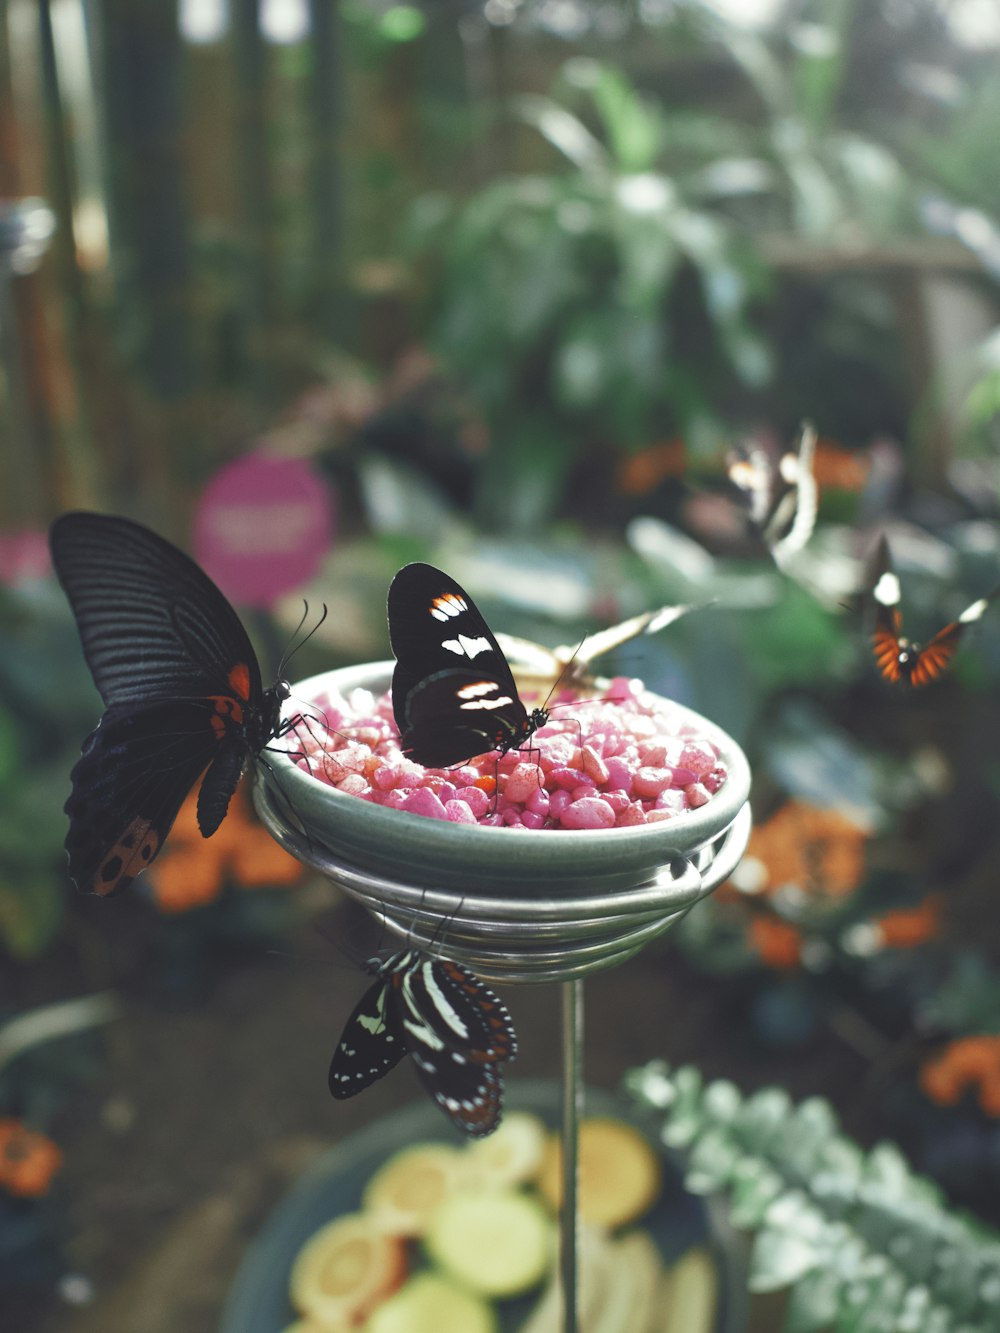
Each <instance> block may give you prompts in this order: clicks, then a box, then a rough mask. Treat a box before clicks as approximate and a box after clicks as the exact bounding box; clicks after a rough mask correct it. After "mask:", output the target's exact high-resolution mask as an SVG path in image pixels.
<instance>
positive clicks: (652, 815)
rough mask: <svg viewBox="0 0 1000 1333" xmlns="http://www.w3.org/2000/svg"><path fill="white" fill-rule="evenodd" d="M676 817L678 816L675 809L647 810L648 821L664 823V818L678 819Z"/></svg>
mask: <svg viewBox="0 0 1000 1333" xmlns="http://www.w3.org/2000/svg"><path fill="white" fill-rule="evenodd" d="M676 817H677V816H676V815H675V813H674V811H673V810H647V812H646V823H647V824H662V823H663V821H664V820H666V819H676Z"/></svg>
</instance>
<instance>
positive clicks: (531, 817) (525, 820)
mask: <svg viewBox="0 0 1000 1333" xmlns="http://www.w3.org/2000/svg"><path fill="white" fill-rule="evenodd" d="M521 823H522V824H523V825H524V827H525V828H544V827H545V816H544V815H539V814H535V812H534V811H532V810H522V811H521Z"/></svg>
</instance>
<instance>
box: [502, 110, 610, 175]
mask: <svg viewBox="0 0 1000 1333" xmlns="http://www.w3.org/2000/svg"><path fill="white" fill-rule="evenodd" d="M510 105H511V109H512V111H513V112H514V114H515V115H516V116H518V117H519V118H520V119H521V120H523V121H524V122H525V124H527V125H531V126H533V127H534V128H535V129H536V130H537V131H538V133H539V134H541V135H542V137H543V138H545V139H547V140H548V142H549V143H550V144H551V145H552V147H553V148H555V149H556V150H557V151H558V152H560V153H562V155H563V156H564V157H565V158H567V159H568V160H569V161H570V162H572V163H573V165H574V166H575V167H578V168H579V169H580V171H583V172H590V173H594V172H599V171H604V170H606V169H607V166H608V156H607V153H606V152H605V150H604V146H603V145H602V144H601V142H600V140H598V139H595V138H594V136H593V135H592V134H591V133H590V131H589V130H588V129H587V127H586V125H584V123H583V121H582V120H580V119H579V117H577V116H574V115H573V114H572V112H570V111H567V110H566V108H565V107H563V106H560V105H559V103H558V102H554V101H553V100H552V98H551V97H543V96H541V95H539V94H533V93H524V94H522V95H521V96H519V97H514V98H512V99H511V102H510Z"/></svg>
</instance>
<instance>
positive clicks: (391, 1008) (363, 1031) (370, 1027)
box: [327, 959, 406, 1101]
mask: <svg viewBox="0 0 1000 1333" xmlns="http://www.w3.org/2000/svg"><path fill="white" fill-rule="evenodd" d="M393 962H394V960H393V959H389V960H387V962H386V963H385V964H383V965H381V966H380V967H379V970H378V975H377V977H376V979H375V981H374V982H373V984H372V985H371V986H369V988H368V990H366V991H365V993H364V995H363V996H362V997H361V999H360V1001H359V1002H358V1004H357V1006H356V1007H355V1010H354V1012H353V1013H352V1014H351V1016H350V1018H349V1019H348V1020H347V1022H346V1023H345V1024H344V1030H343V1032H342V1033H341V1034H340V1041H339V1042H338V1043H337V1049H336V1050H335V1051H334V1053H333V1059H332V1060H331V1061H330V1072H329V1074H328V1076H327V1083H328V1085H329V1088H330V1093H331V1095H332V1096H334V1097H336V1099H337V1100H338V1101H343V1100H344V1099H345V1098H347V1097H353V1096H355V1095H356V1094H357V1093H359V1092H363V1091H364V1089H365V1088H369V1087H371V1085H372V1084H373V1083H375V1082H377V1081H378V1079H380V1078H384V1077H385V1075H386V1074H388V1073H389V1071H390V1069H394V1068H395V1067H396V1065H398V1064H399V1062H400V1060H401V1059H402V1058H403V1056H404V1054H405V1053H406V1043H405V1040H404V1037H403V1032H402V1027H401V1024H400V1019H399V1013H398V1010H397V1006H396V1003H395V995H394V992H393V975H394V974H393V971H392V965H393Z"/></svg>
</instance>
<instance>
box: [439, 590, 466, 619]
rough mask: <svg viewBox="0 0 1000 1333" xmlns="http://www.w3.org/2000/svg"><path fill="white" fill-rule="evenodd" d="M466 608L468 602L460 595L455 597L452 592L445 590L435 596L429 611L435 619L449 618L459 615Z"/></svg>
mask: <svg viewBox="0 0 1000 1333" xmlns="http://www.w3.org/2000/svg"><path fill="white" fill-rule="evenodd" d="M468 609H469V607H468V603H467V602H465V601H464V600H463V599H462V598H461V597H456V595H455V594H454V593H453V592H446V593H444V594H443V596H441V597H435V598H434V600H433V602H431V605H430V612H431V615H432V616H433V617H434V619H435V620H450V619H451V618H452V617H453V616H460V615H461V614H462V612H463V611H467V610H468Z"/></svg>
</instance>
